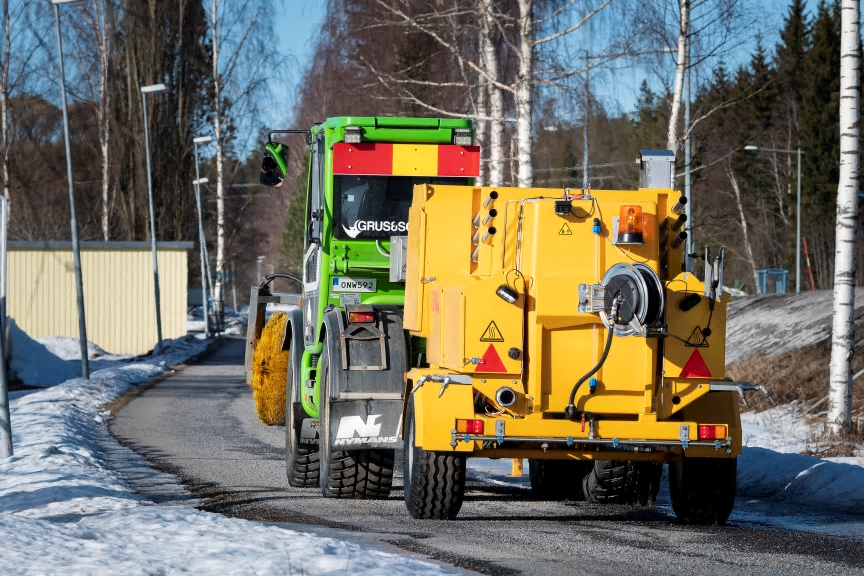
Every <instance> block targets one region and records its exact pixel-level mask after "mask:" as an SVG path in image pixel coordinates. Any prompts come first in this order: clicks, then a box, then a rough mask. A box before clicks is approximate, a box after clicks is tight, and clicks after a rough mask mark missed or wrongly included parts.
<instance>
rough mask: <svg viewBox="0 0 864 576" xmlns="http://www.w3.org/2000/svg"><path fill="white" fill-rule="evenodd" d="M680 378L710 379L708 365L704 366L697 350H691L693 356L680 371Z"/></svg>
mask: <svg viewBox="0 0 864 576" xmlns="http://www.w3.org/2000/svg"><path fill="white" fill-rule="evenodd" d="M681 378H711V371H710V370H708V365H707V364H705V360H704V359H703V358H702V355H701V354H700V353H699V350H693V354H691V355H690V359H689V360H687V363H686V364H685V365H684V368H683V369H682V370H681Z"/></svg>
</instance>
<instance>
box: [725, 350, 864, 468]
mask: <svg viewBox="0 0 864 576" xmlns="http://www.w3.org/2000/svg"><path fill="white" fill-rule="evenodd" d="M830 362H831V342H830V340H826V341H824V342H820V343H818V344H813V345H811V346H806V347H804V348H800V349H798V350H795V351H793V352H790V353H788V354H783V355H781V356H775V357H771V358H766V357H763V356H758V357H752V358H748V359H746V360H743V361H741V362H736V363H734V364H731V365H729V366H727V367H726V374H727V376H729V377H731V378H732V379H734V380H736V381H743V382H752V383H753V384H764V385H766V386H767V387H768V389H769V390H770V391H771V395H772V396H773V398H774V400H775V401H776V402H777V404H789V403H793V402H795V403H797V404H799V406H800V409H801V413H802V417H805V418H807V420H809V421H810V422H811V423H814V424H816V425H817V427H818V428H819V429H820V431H819V432H817V433H814V434H813V435H812V436H811V437H810V438H809V439H808V442H807V448H806V449H805V451H804V453H805V454H808V455H811V456H818V457H820V458H827V457H834V456H856V455H860V454H861V453H862V447H864V374H862V375H861V376H860V377H859V378H858V379H857V380H855V381H854V382H853V386H852V418H853V429H852V431H851V432H850V433H849V434H847V435H844V436H836V435H834V434H832V433H831V432H830V431H829V430H828V428H827V426H826V425H825V416H826V412H827V409H828V388H829V386H828V385H829V368H828V367H829V365H830ZM862 370H864V341H862V342H861V343H859V344H857V345H856V349H855V357H854V361H853V374H857V373H858V372H860V371H862ZM771 407H772V404H771V402H770V400H769V399H768V398H767V397H766V396H765V395H764V394H762V393H759V392H748V393H747V405H746V406H742V410H755V411H757V412H759V411H762V410H767V409H768V408H771ZM820 424H821V426H819V425H820Z"/></svg>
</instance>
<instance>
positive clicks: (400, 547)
mask: <svg viewBox="0 0 864 576" xmlns="http://www.w3.org/2000/svg"><path fill="white" fill-rule="evenodd" d="M243 346H244V343H243V340H242V339H239V338H225V339H222V340H221V341H220V342H219V343H218V344H217V346H216V347H215V348H214V349H213V350H212V351H210V352H209V353H208V354H207V355H205V356H204V357H202V358H200V359H199V360H198V361H196V362H195V363H193V364H192V365H189V366H186V367H183V368H181V369H180V370H178V371H177V373H176V374H174V375H173V376H171V377H169V378H166V379H164V380H161V381H159V382H156V383H155V384H153V385H152V386H151V387H149V388H147V389H146V390H145V391H143V392H140V393H138V394H136V395H135V396H134V398H131V399H130V400H129V402H128V404H126V405H125V407H123V408H122V409H120V410H119V412H118V413H117V415H116V417H115V419H114V420H113V422H112V424H111V427H110V429H111V432H112V434H113V435H114V436H115V437H116V438H117V439H118V440H120V441H121V443H123V444H125V445H126V446H129V447H131V448H132V449H133V450H135V451H136V452H138V453H139V454H142V455H143V456H144V457H146V458H147V459H148V460H149V461H150V462H151V463H153V465H154V466H155V467H156V468H157V469H159V470H161V471H163V472H169V473H171V474H174V475H176V476H178V477H179V478H181V479H182V481H183V483H184V484H185V485H186V486H187V487H188V488H189V489H190V490H191V491H192V492H193V493H194V494H195V495H196V498H195V499H193V500H189V501H190V502H192V503H193V504H195V505H197V506H198V507H199V508H202V509H204V510H208V511H212V512H217V513H221V514H226V515H228V516H235V517H240V518H247V519H252V520H259V521H265V522H278V523H284V524H285V525H286V526H287V527H290V528H292V529H295V530H302V531H306V532H314V533H317V534H321V535H326V536H333V537H337V538H340V539H345V540H352V541H357V542H360V543H363V544H364V545H367V546H373V547H376V548H380V549H387V550H390V551H398V552H400V553H403V554H412V555H420V556H425V557H427V558H430V559H433V560H436V561H439V562H443V563H446V564H449V565H451V566H455V567H458V568H461V569H464V570H466V571H473V572H479V573H483V574H615V575H620V574H663V575H664V576H669V575H670V574H693V575H712V576H713V575H718V574H735V575H736V576H741V575H745V574H794V575H795V576H799V575H801V574H864V539H854V538H842V537H837V536H829V535H822V534H816V533H811V532H796V531H789V530H776V529H771V528H765V527H764V525H763V523H760V522H759V521H758V519H757V521H738V522H730V525H728V526H725V527H689V526H682V525H679V524H677V523H676V522H675V518H674V517H673V516H672V515H671V513H669V512H668V508H665V507H662V506H661V507H659V508H657V509H651V510H639V509H632V508H629V507H624V506H608V505H607V506H602V505H591V504H587V503H584V502H575V503H567V502H546V501H537V500H534V499H532V498H531V495H530V491H529V490H526V489H525V488H523V487H520V486H513V485H502V484H500V483H499V484H496V483H492V482H487V481H484V480H480V479H478V477H477V476H476V475H475V478H474V479H473V480H471V481H469V484H468V489H467V495H466V497H465V503H464V505H463V507H462V511H461V512H460V514H459V517H458V518H457V519H456V520H453V521H424V520H413V519H411V518H410V517H409V516H408V514H407V512H406V511H405V507H404V504H403V502H402V487H401V478H397V479H394V490H393V492H392V493H391V496H390V497H389V498H388V499H387V500H381V501H356V500H351V501H345V500H335V499H325V498H322V497H321V495H320V493H319V492H318V491H317V490H311V489H297V488H290V487H288V485H287V482H286V477H285V464H284V455H283V452H284V429H283V428H281V427H266V426H264V425H262V424H260V423H259V422H258V419H257V418H256V416H255V412H254V406H253V403H252V394H251V390H250V389H249V388H248V387H247V386H246V384H245V381H244V379H243V370H242V362H243ZM133 476H134V477H133ZM146 476H147V475H146V474H143V475H142V474H140V473H137V472H136V473H135V474H130V480H131V481H133V483H136V486H138V487H139V489H140V490H141V491H142V492H144V493H145V494H148V495H150V496H151V497H152V498H153V499H154V500H157V501H164V500H169V499H181V500H182V499H183V498H184V495H183V494H184V493H182V491H176V488H171V487H169V488H166V483H165V482H158V483H156V484H155V486H154V485H153V484H150V483H147V482H146V481H140V478H142V477H146ZM160 477H161V475H160ZM169 484H170V483H169ZM172 490H175V492H173V493H172V492H171V491H172ZM748 505H749V504H748V503H747V502H744V501H743V499H739V501H738V503H737V506H748ZM756 505H759V506H762V507H763V509H764V506H765V503H756ZM771 513H772V512H771V508H770V507H769V508H768V512H767V514H769V515H770V514H771ZM763 514H764V512H763Z"/></svg>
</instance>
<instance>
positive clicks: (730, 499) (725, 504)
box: [669, 456, 738, 526]
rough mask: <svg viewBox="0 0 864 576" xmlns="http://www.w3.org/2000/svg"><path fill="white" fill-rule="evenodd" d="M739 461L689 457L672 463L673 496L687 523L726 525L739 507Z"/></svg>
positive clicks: (682, 518)
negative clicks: (736, 504)
mask: <svg viewBox="0 0 864 576" xmlns="http://www.w3.org/2000/svg"><path fill="white" fill-rule="evenodd" d="M737 472H738V463H737V459H736V458H688V457H686V456H685V457H684V458H683V459H682V460H681V461H679V462H672V463H670V464H669V495H670V496H671V498H672V509H673V510H674V511H675V516H677V517H678V520H680V521H681V522H682V523H684V524H698V525H705V524H716V525H718V526H723V525H724V524H726V520H728V519H729V514H731V513H732V507H733V506H734V505H735V488H736V484H737V478H736V476H737Z"/></svg>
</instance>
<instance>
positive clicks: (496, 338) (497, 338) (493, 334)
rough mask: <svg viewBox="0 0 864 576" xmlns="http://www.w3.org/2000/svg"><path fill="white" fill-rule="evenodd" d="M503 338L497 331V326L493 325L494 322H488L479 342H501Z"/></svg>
mask: <svg viewBox="0 0 864 576" xmlns="http://www.w3.org/2000/svg"><path fill="white" fill-rule="evenodd" d="M503 341H504V336H502V335H501V331H500V330H499V329H498V325H497V324H495V321H494V320H492V321H491V322H489V326H487V327H486V330H485V331H484V332H483V336H481V337H480V342H503Z"/></svg>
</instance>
